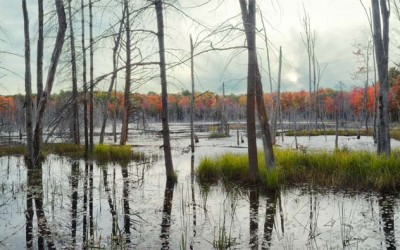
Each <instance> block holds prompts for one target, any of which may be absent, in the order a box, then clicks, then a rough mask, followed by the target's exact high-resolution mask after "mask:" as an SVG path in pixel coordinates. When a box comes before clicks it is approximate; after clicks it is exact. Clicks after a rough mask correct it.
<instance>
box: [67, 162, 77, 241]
mask: <svg viewBox="0 0 400 250" xmlns="http://www.w3.org/2000/svg"><path fill="white" fill-rule="evenodd" d="M69 183H70V186H71V192H72V195H71V238H72V242H71V243H72V245H71V247H72V248H75V245H76V227H77V215H78V183H79V161H73V162H72V165H71V176H70V179H69Z"/></svg>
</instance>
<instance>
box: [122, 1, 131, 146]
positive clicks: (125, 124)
mask: <svg viewBox="0 0 400 250" xmlns="http://www.w3.org/2000/svg"><path fill="white" fill-rule="evenodd" d="M124 3H125V11H126V22H125V29H126V41H125V50H126V70H125V91H124V114H123V120H122V130H121V141H120V144H121V145H125V144H126V142H127V140H128V123H129V111H130V109H131V98H130V92H131V31H130V15H129V5H128V0H125V2H124Z"/></svg>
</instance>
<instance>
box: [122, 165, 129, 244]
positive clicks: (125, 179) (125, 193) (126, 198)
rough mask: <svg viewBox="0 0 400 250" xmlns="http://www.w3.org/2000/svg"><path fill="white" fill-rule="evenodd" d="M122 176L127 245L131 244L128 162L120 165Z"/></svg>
mask: <svg viewBox="0 0 400 250" xmlns="http://www.w3.org/2000/svg"><path fill="white" fill-rule="evenodd" d="M121 171H122V178H123V183H124V184H123V185H124V187H123V192H122V193H123V194H122V195H123V204H124V230H125V237H126V239H125V242H126V245H127V247H129V245H130V244H131V238H130V237H131V213H130V207H129V191H130V189H129V179H128V164H123V165H121Z"/></svg>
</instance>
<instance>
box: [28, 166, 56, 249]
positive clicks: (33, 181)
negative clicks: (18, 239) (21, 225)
mask: <svg viewBox="0 0 400 250" xmlns="http://www.w3.org/2000/svg"><path fill="white" fill-rule="evenodd" d="M42 178H43V177H42V165H41V163H38V165H37V166H35V167H32V166H30V167H28V170H27V195H26V197H27V198H26V199H27V200H26V204H27V208H26V213H25V214H26V215H25V217H26V247H27V248H28V249H32V248H33V211H34V210H33V209H34V208H33V203H34V204H35V210H36V218H37V223H38V249H44V248H45V241H46V243H47V248H48V249H55V246H54V243H53V239H52V235H51V231H50V229H49V227H48V225H47V219H46V215H45V213H44V209H43V180H42Z"/></svg>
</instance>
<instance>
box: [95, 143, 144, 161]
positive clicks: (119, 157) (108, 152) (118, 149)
mask: <svg viewBox="0 0 400 250" xmlns="http://www.w3.org/2000/svg"><path fill="white" fill-rule="evenodd" d="M93 157H94V159H95V160H96V161H97V162H99V163H108V162H118V163H121V162H122V163H127V162H130V161H132V160H141V159H143V157H144V156H143V155H142V154H139V153H134V152H133V151H132V148H131V147H130V146H127V145H125V146H119V145H105V144H102V145H96V146H95V148H94V150H93Z"/></svg>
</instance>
